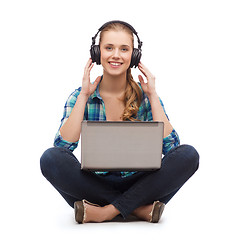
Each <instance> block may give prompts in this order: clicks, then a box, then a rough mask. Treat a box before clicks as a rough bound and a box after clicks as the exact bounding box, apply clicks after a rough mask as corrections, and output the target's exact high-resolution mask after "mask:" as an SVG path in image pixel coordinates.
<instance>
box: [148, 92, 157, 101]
mask: <svg viewBox="0 0 240 240" xmlns="http://www.w3.org/2000/svg"><path fill="white" fill-rule="evenodd" d="M147 97H148V98H149V100H150V101H151V100H152V99H155V98H158V94H157V92H156V91H154V92H152V93H151V94H147Z"/></svg>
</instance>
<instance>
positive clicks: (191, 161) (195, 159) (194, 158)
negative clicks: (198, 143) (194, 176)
mask: <svg viewBox="0 0 240 240" xmlns="http://www.w3.org/2000/svg"><path fill="white" fill-rule="evenodd" d="M180 150H181V151H182V152H183V154H184V160H185V164H186V165H187V166H188V168H190V169H192V171H193V173H194V172H196V171H197V170H198V167H199V154H198V152H197V150H196V149H195V148H194V147H193V146H191V145H187V144H184V145H181V146H180Z"/></svg>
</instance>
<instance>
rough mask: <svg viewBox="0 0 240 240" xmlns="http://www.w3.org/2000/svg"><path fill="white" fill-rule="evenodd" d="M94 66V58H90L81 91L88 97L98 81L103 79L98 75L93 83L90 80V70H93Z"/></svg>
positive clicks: (85, 69)
mask: <svg viewBox="0 0 240 240" xmlns="http://www.w3.org/2000/svg"><path fill="white" fill-rule="evenodd" d="M93 66H94V64H93V62H92V59H91V58H90V59H89V60H88V62H87V64H86V66H85V68H84V75H83V79H82V89H81V92H80V94H82V95H85V96H87V97H90V95H92V94H93V93H94V91H95V90H96V88H97V85H98V83H99V82H100V80H101V76H98V77H97V78H96V80H95V81H94V83H93V84H92V83H91V82H90V71H91V70H92V68H93Z"/></svg>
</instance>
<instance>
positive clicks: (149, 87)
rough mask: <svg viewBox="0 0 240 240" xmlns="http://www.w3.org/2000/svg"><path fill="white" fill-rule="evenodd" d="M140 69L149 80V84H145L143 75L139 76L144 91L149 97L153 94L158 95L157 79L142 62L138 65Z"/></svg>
mask: <svg viewBox="0 0 240 240" xmlns="http://www.w3.org/2000/svg"><path fill="white" fill-rule="evenodd" d="M138 69H139V70H140V71H141V72H142V73H143V75H144V76H145V77H146V79H147V83H145V82H144V80H143V77H142V76H141V75H138V79H139V81H140V83H141V86H142V89H143V91H144V92H145V93H146V94H147V96H148V97H150V96H152V95H153V94H156V89H155V77H154V76H153V75H152V74H151V72H150V71H149V70H148V69H147V68H146V67H145V66H144V65H143V64H142V63H141V62H140V63H139V64H138Z"/></svg>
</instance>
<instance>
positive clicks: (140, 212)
mask: <svg viewBox="0 0 240 240" xmlns="http://www.w3.org/2000/svg"><path fill="white" fill-rule="evenodd" d="M152 207H153V204H150V205H145V206H141V207H139V208H137V209H135V210H134V211H133V215H134V216H136V217H138V218H139V219H141V220H145V221H150V219H151V216H150V213H151V211H152Z"/></svg>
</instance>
